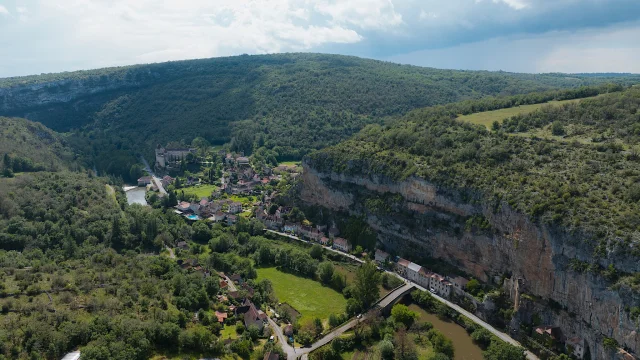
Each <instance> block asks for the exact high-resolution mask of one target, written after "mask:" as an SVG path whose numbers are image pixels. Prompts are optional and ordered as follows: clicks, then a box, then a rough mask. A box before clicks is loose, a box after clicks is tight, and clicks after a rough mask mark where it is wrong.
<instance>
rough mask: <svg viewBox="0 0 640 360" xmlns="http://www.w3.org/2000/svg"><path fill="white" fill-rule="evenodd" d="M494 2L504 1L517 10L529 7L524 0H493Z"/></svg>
mask: <svg viewBox="0 0 640 360" xmlns="http://www.w3.org/2000/svg"><path fill="white" fill-rule="evenodd" d="M493 2H494V3H499V2H503V3H505V4H507V5H509V6H510V7H512V8H514V9H516V10H522V9H524V8H527V7H529V4H528V3H527V2H526V1H524V0H493Z"/></svg>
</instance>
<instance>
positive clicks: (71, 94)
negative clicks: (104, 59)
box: [0, 76, 141, 114]
mask: <svg viewBox="0 0 640 360" xmlns="http://www.w3.org/2000/svg"><path fill="white" fill-rule="evenodd" d="M140 85H141V83H140V82H139V81H136V80H134V79H129V80H127V79H123V78H120V77H118V78H110V77H107V76H105V77H101V78H90V79H78V80H59V81H51V82H44V83H37V84H30V85H24V86H16V87H10V88H0V113H3V114H12V113H16V112H20V111H22V110H26V109H31V108H35V107H40V106H46V105H51V104H59V103H68V102H71V101H74V100H76V99H79V98H81V97H84V96H87V95H92V94H98V93H103V92H106V91H113V90H118V89H124V88H132V87H137V86H140Z"/></svg>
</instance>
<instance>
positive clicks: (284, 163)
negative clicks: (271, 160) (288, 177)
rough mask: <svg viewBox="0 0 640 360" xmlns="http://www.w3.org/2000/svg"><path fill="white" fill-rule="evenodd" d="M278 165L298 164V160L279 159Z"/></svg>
mask: <svg viewBox="0 0 640 360" xmlns="http://www.w3.org/2000/svg"><path fill="white" fill-rule="evenodd" d="M278 165H285V166H300V161H299V160H298V161H281V162H279V163H278Z"/></svg>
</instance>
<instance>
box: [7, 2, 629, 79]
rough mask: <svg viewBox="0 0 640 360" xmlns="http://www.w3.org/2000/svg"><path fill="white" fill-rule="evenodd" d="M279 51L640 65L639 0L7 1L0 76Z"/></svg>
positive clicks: (536, 69)
mask: <svg viewBox="0 0 640 360" xmlns="http://www.w3.org/2000/svg"><path fill="white" fill-rule="evenodd" d="M280 52H323V53H335V54H346V55H355V56H360V57H366V58H374V59H380V60H386V61H393V62H399V63H406V64H414V65H420V66H430V67H437V68H448V69H471V70H504V71H515V72H530V73H540V72H570V73H577V72H634V73H640V61H638V59H640V0H0V77H9V76H20V75H29V74H39V73H48V72H60V71H72V70H80V69H92V68H100V67H107V66H119V65H130V64H139V63H151V62H162V61H169V60H182V59H194V58H208V57H218V56H231V55H239V54H245V53H246V54H265V53H280Z"/></svg>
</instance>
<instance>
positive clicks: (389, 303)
mask: <svg viewBox="0 0 640 360" xmlns="http://www.w3.org/2000/svg"><path fill="white" fill-rule="evenodd" d="M415 288H416V287H415V286H413V284H404V285H402V286H400V287H397V288H395V289H394V290H393V291H391V292H390V293H388V294H387V295H385V296H384V297H383V298H382V299H380V300H378V302H377V303H376V304H375V305H374V307H375V308H378V309H380V313H381V314H382V315H384V316H387V315H389V314H390V312H391V308H392V307H393V305H395V304H396V303H397V302H398V300H400V299H402V297H403V296H405V295H407V294H409V293H410V292H411V291H413V290H414V289H415Z"/></svg>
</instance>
